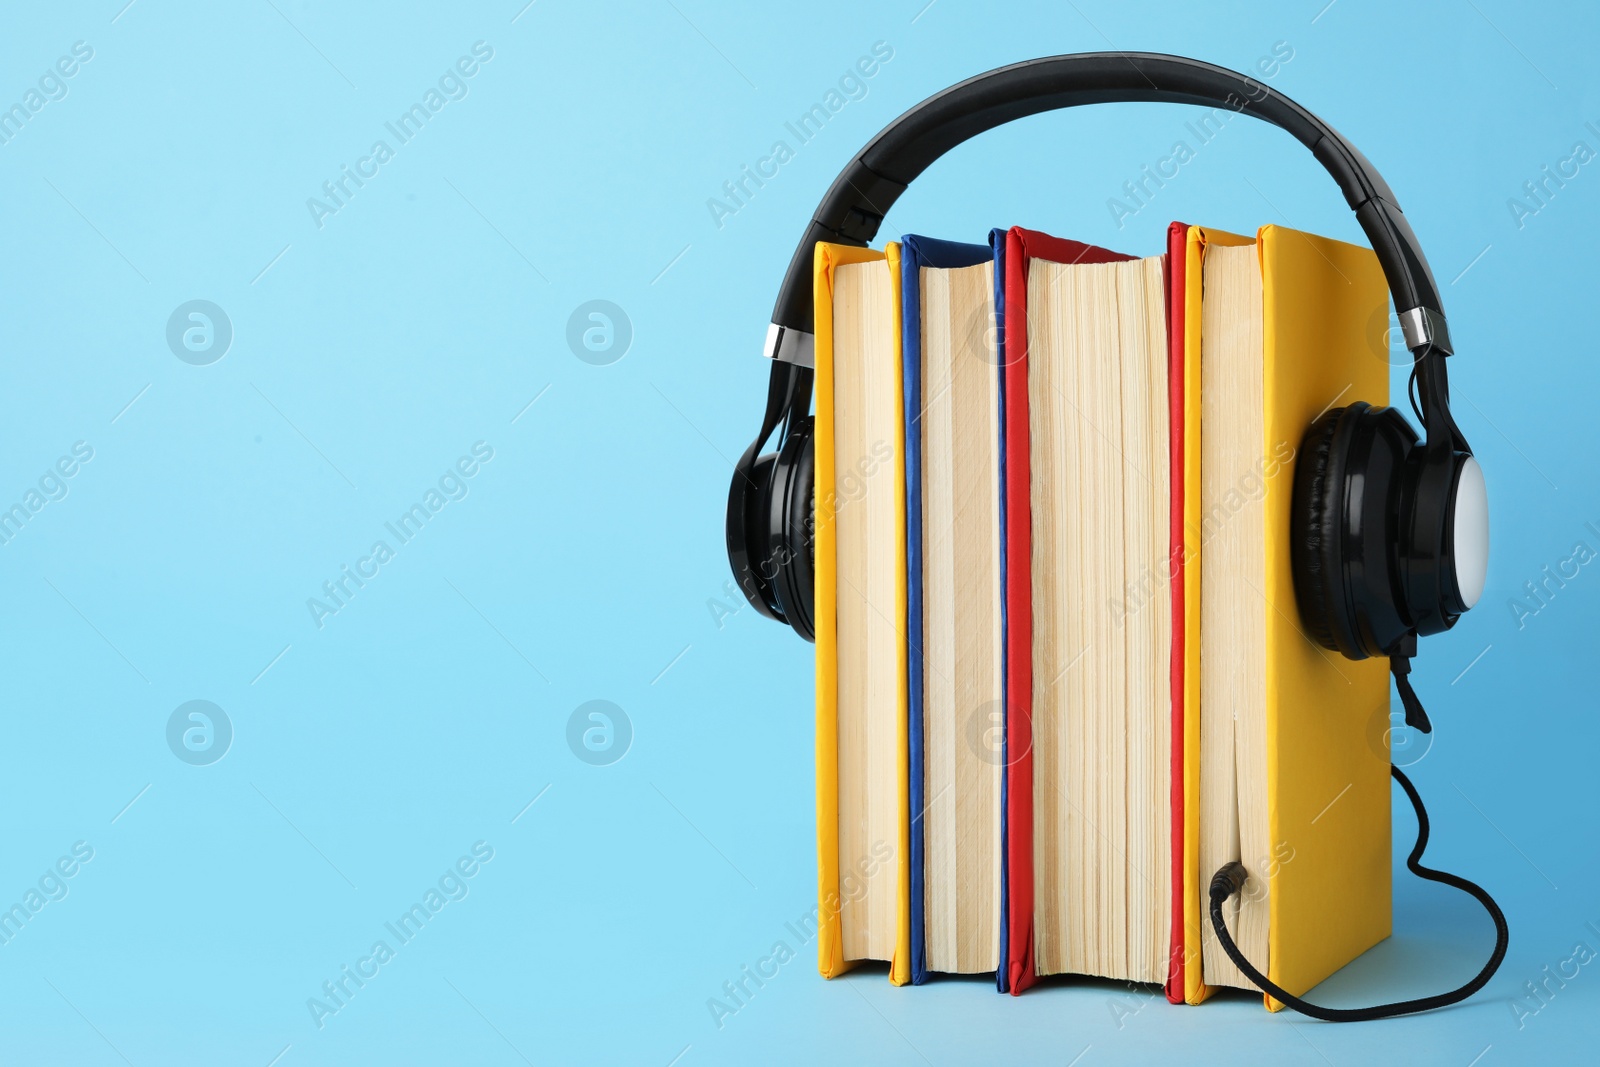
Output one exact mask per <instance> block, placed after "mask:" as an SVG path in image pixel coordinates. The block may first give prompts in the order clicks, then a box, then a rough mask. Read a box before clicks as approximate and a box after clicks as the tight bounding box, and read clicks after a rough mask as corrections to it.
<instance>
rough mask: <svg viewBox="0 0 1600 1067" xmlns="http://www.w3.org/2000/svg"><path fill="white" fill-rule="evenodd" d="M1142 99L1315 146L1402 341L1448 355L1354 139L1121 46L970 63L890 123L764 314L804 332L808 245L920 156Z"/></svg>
mask: <svg viewBox="0 0 1600 1067" xmlns="http://www.w3.org/2000/svg"><path fill="white" fill-rule="evenodd" d="M1125 102H1151V103H1169V104H1201V105H1210V106H1213V107H1226V108H1229V109H1230V110H1233V111H1239V112H1243V113H1246V114H1250V115H1254V116H1255V117H1256V118H1258V119H1262V120H1263V121H1265V122H1270V123H1272V124H1273V125H1274V126H1279V127H1282V128H1283V129H1285V130H1287V131H1289V133H1291V134H1293V135H1294V137H1295V139H1296V140H1298V141H1299V142H1300V143H1301V144H1303V145H1305V146H1306V147H1307V148H1309V149H1311V154H1312V155H1314V156H1316V157H1317V161H1318V162H1320V163H1321V164H1322V165H1323V167H1324V168H1326V170H1327V171H1328V173H1329V174H1331V175H1332V176H1333V180H1334V181H1335V182H1337V183H1338V184H1339V189H1340V190H1341V191H1342V192H1343V193H1344V198H1345V201H1346V203H1348V204H1349V205H1350V208H1351V210H1353V211H1354V212H1355V213H1356V221H1357V222H1359V223H1360V224H1361V229H1362V230H1363V231H1364V232H1365V233H1366V235H1367V240H1369V241H1370V242H1371V243H1372V249H1373V251H1374V252H1376V253H1377V255H1378V261H1379V262H1380V263H1381V264H1382V265H1383V273H1384V276H1385V277H1386V278H1387V279H1388V282H1389V289H1390V292H1391V293H1393V295H1394V303H1395V310H1396V311H1397V312H1399V314H1400V322H1401V325H1402V328H1403V329H1404V330H1405V334H1406V347H1408V348H1410V349H1412V350H1413V351H1415V350H1416V349H1417V348H1418V347H1421V346H1424V345H1429V346H1431V347H1432V348H1433V349H1434V350H1436V351H1439V352H1442V353H1443V354H1446V355H1448V354H1449V352H1450V340H1449V334H1448V332H1447V330H1446V327H1445V320H1444V313H1443V308H1442V307H1441V306H1440V300H1439V289H1438V286H1437V285H1436V284H1435V283H1434V280H1433V273H1432V272H1431V271H1430V270H1429V269H1428V261H1427V259H1426V258H1424V256H1423V254H1422V248H1421V246H1420V245H1419V244H1418V243H1417V238H1416V235H1415V234H1414V233H1412V232H1411V225H1410V224H1409V223H1408V222H1407V221H1406V217H1405V215H1404V214H1403V213H1402V212H1401V211H1400V205H1399V203H1397V202H1396V199H1395V195H1394V193H1393V192H1392V191H1391V190H1390V189H1389V186H1388V184H1387V183H1386V182H1384V180H1383V178H1382V177H1381V176H1380V175H1379V174H1378V172H1377V170H1376V169H1374V168H1373V166H1372V164H1371V163H1368V162H1367V160H1366V158H1365V157H1364V156H1362V154H1361V153H1360V152H1358V151H1356V149H1355V147H1354V146H1353V145H1351V144H1350V142H1349V141H1346V140H1345V139H1344V138H1343V137H1341V136H1340V135H1339V134H1338V133H1337V132H1336V131H1335V130H1334V129H1333V128H1332V127H1330V126H1328V124H1327V123H1325V122H1323V121H1322V120H1321V119H1319V118H1317V117H1316V116H1315V115H1313V114H1312V113H1311V112H1309V111H1307V110H1306V109H1305V108H1303V107H1301V106H1300V105H1299V104H1296V103H1295V102H1294V101H1293V100H1290V99H1289V98H1288V97H1286V96H1284V95H1283V94H1282V93H1279V92H1276V91H1274V90H1272V89H1270V88H1268V87H1267V86H1265V85H1263V84H1261V83H1260V82H1258V81H1256V80H1255V79H1254V78H1251V77H1248V76H1247V75H1244V74H1240V73H1238V72H1236V71H1231V70H1228V69H1226V68H1224V67H1218V66H1213V65H1212V64H1210V63H1202V62H1200V61H1199V60H1194V59H1184V58H1181V57H1178V56H1165V55H1153V54H1148V53H1127V52H1088V53H1084V54H1081V55H1068V56H1052V57H1050V58H1047V59H1032V60H1028V61H1027V62H1025V63H1014V64H1012V65H1011V66H1009V67H1000V68H999V69H997V70H991V71H989V72H988V73H987V74H979V75H978V76H977V77H975V78H969V79H967V80H966V81H964V82H962V83H961V84H959V85H954V86H951V87H950V88H949V89H946V90H945V91H944V92H942V93H939V94H938V95H936V96H931V97H929V98H928V99H927V100H924V101H923V102H922V103H920V104H918V105H917V106H916V107H914V108H912V109H911V110H910V111H907V112H906V113H905V114H903V115H901V116H900V117H899V118H898V119H895V120H894V122H892V123H890V124H889V125H888V127H886V128H885V129H884V130H883V131H882V132H881V133H879V134H878V136H876V137H874V138H873V139H872V142H871V143H870V144H868V145H867V147H866V148H864V149H862V150H861V152H860V153H858V154H857V155H856V157H855V158H854V159H853V160H851V161H850V165H849V166H847V167H846V168H845V169H844V172H843V173H842V174H840V175H839V177H838V178H837V179H836V180H835V181H834V183H833V187H832V188H830V189H829V190H828V194H827V196H825V197H823V199H822V203H821V204H820V205H819V206H818V208H817V211H816V214H815V216H814V217H813V218H812V222H811V225H810V226H809V227H808V228H807V230H806V234H805V237H804V238H803V239H802V240H801V242H800V247H799V248H798V249H796V251H795V256H794V259H793V260H792V261H791V263H790V265H789V273H788V275H787V276H785V278H784V280H783V288H782V289H781V290H780V291H779V295H778V304H777V307H776V308H775V309H774V310H773V316H772V321H773V323H774V324H776V325H778V326H781V327H784V328H786V329H792V330H801V331H804V332H806V333H809V332H811V328H812V327H811V320H812V307H811V271H812V248H813V247H815V245H816V244H817V242H818V241H834V242H838V243H841V244H853V245H865V244H867V243H868V242H869V241H871V240H872V238H873V236H874V235H875V234H876V233H877V232H878V226H879V224H880V223H882V222H883V217H884V216H885V215H886V214H888V211H889V208H890V207H892V206H893V205H894V202H895V201H896V200H897V199H899V197H900V194H901V193H903V192H905V190H906V187H907V186H908V185H910V183H911V182H912V180H913V179H915V178H916V177H917V175H919V174H921V173H922V172H923V171H924V170H926V169H927V168H928V166H929V164H931V163H933V161H934V160H936V159H938V158H939V157H940V156H942V155H944V154H945V153H946V152H948V151H949V150H950V149H952V148H954V147H955V146H956V145H958V144H960V143H961V142H963V141H966V140H968V139H970V138H972V137H975V136H977V135H978V134H980V133H983V132H984V131H985V130H990V129H993V128H994V127H996V126H999V125H1001V124H1003V123H1007V122H1010V121H1012V120H1013V119H1020V118H1025V117H1026V116H1029V115H1037V114H1038V113H1040V112H1041V111H1054V110H1057V109H1060V108H1068V107H1078V106H1080V105H1083V104H1105V103H1125Z"/></svg>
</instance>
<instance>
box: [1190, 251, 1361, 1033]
mask: <svg viewBox="0 0 1600 1067" xmlns="http://www.w3.org/2000/svg"><path fill="white" fill-rule="evenodd" d="M1251 245H1254V247H1253V248H1251V247H1249V246H1251ZM1184 288H1185V293H1184V306H1185V337H1184V380H1185V422H1186V424H1187V427H1188V431H1187V434H1186V439H1185V446H1184V465H1185V471H1184V474H1185V482H1186V485H1188V486H1189V487H1190V491H1189V492H1187V493H1186V495H1185V523H1184V539H1185V543H1184V546H1183V548H1184V553H1185V560H1186V567H1185V594H1186V612H1185V614H1186V618H1185V620H1184V627H1185V634H1186V637H1187V640H1186V662H1185V686H1184V738H1185V749H1184V784H1185V789H1184V796H1185V813H1184V814H1185V818H1184V925H1185V958H1186V960H1187V961H1188V966H1186V969H1185V983H1184V985H1185V989H1184V997H1185V1000H1186V1001H1187V1002H1189V1003H1199V1002H1200V1001H1202V1000H1204V999H1205V998H1206V997H1207V996H1209V995H1210V993H1211V992H1212V991H1213V988H1214V987H1215V986H1217V985H1229V986H1234V987H1237V988H1242V989H1250V990H1253V989H1254V986H1253V985H1252V984H1251V983H1250V982H1249V981H1248V979H1245V978H1244V976H1243V975H1241V974H1240V973H1239V972H1238V971H1237V969H1236V968H1234V967H1233V965H1232V963H1231V961H1228V960H1227V959H1226V957H1225V956H1224V955H1223V954H1222V953H1221V950H1220V946H1219V945H1218V944H1217V942H1216V940H1215V938H1214V936H1213V935H1212V933H1211V930H1210V920H1209V916H1208V914H1207V904H1206V891H1207V886H1208V885H1209V881H1210V877H1211V875H1212V873H1213V872H1214V870H1215V868H1216V867H1218V866H1220V865H1221V862H1225V861H1226V860H1227V859H1238V860H1240V862H1242V863H1243V864H1244V866H1245V868H1246V871H1247V873H1248V879H1247V881H1246V885H1245V888H1244V891H1243V892H1242V893H1241V894H1240V896H1239V897H1238V898H1235V899H1234V900H1232V901H1230V904H1229V908H1228V910H1227V912H1226V918H1227V921H1228V923H1229V927H1230V932H1231V933H1232V934H1233V936H1234V939H1235V940H1236V941H1237V942H1238V943H1239V944H1240V947H1241V949H1242V950H1243V951H1244V953H1245V955H1246V956H1247V957H1249V958H1251V959H1252V960H1253V961H1254V962H1255V963H1256V965H1257V966H1258V967H1261V968H1262V969H1263V970H1265V971H1266V973H1267V975H1268V977H1269V978H1270V979H1271V980H1272V981H1274V982H1276V983H1278V984H1279V985H1281V986H1283V987H1284V988H1286V989H1288V990H1290V991H1292V992H1294V993H1296V994H1297V995H1298V994H1303V993H1305V992H1306V991H1307V990H1309V989H1310V988H1312V987H1313V986H1315V985H1316V984H1317V983H1319V982H1321V981H1322V980H1323V979H1325V978H1327V977H1328V976H1329V975H1330V974H1332V973H1333V972H1334V971H1336V970H1338V969H1339V968H1340V967H1342V966H1344V965H1345V964H1346V963H1348V962H1350V961H1351V960H1352V959H1354V958H1355V957H1356V956H1358V955H1360V954H1361V953H1362V952H1364V951H1365V950H1366V949H1368V948H1370V947H1371V946H1372V945H1374V944H1376V943H1377V942H1378V941H1380V940H1382V939H1383V938H1384V937H1386V936H1388V933H1389V930H1390V916H1391V912H1390V856H1389V848H1390V820H1389V809H1390V802H1389V786H1388V781H1389V775H1388V753H1387V751H1386V748H1385V747H1384V745H1383V743H1382V741H1381V738H1382V737H1383V734H1382V733H1381V732H1375V731H1373V730H1371V729H1369V725H1370V721H1371V720H1372V719H1373V718H1374V717H1375V716H1381V717H1382V718H1383V721H1384V722H1385V723H1386V722H1387V713H1388V673H1387V669H1386V666H1385V665H1384V664H1383V663H1382V662H1381V661H1378V660H1367V661H1363V662H1354V661H1349V660H1345V659H1344V658H1343V657H1341V656H1339V655H1338V654H1337V653H1335V652H1330V651H1328V650H1326V649H1323V648H1321V647H1320V646H1318V645H1316V644H1315V643H1314V642H1313V641H1312V640H1311V639H1310V638H1309V637H1307V635H1306V634H1305V633H1304V631H1303V630H1302V628H1301V626H1300V621H1299V613H1298V607H1297V605H1296V603H1295V598H1294V588H1293V579H1292V573H1291V570H1290V559H1289V542H1288V533H1289V523H1290V502H1291V497H1292V491H1293V483H1294V461H1295V460H1296V459H1298V456H1297V455H1296V451H1297V450H1298V448H1299V445H1300V440H1301V436H1302V435H1303V434H1304V432H1305V429H1306V427H1308V426H1309V425H1310V424H1311V422H1312V421H1313V420H1314V419H1315V418H1316V417H1317V415H1318V414H1320V413H1321V412H1322V411H1324V410H1326V409H1327V408H1330V407H1335V406H1339V405H1344V404H1349V403H1351V402H1353V401H1355V400H1366V401H1368V402H1370V403H1373V404H1383V403H1386V402H1387V396H1388V377H1387V372H1388V367H1387V364H1386V363H1385V362H1384V361H1383V360H1382V359H1378V358H1374V355H1373V353H1372V351H1371V349H1370V345H1369V344H1368V342H1367V340H1366V338H1365V337H1364V331H1365V327H1366V324H1367V323H1368V322H1370V321H1371V319H1372V317H1373V316H1374V315H1375V314H1381V313H1382V311H1383V309H1384V307H1385V306H1386V304H1387V301H1388V291H1387V287H1386V285H1385V283H1384V279H1383V275H1382V272H1381V270H1380V268H1379V266H1378V262H1377V258H1376V257H1375V256H1374V255H1373V253H1372V252H1371V251H1369V250H1367V249H1365V248H1359V247H1356V246H1353V245H1349V244H1345V243H1343V242H1339V241H1333V240H1329V239H1326V238H1321V237H1315V236H1312V235H1309V234H1304V233H1300V232H1298V231H1294V230H1289V229H1286V228H1283V227H1277V226H1268V227H1264V228H1263V229H1262V230H1260V231H1259V233H1258V234H1257V237H1256V240H1255V241H1254V242H1251V241H1249V240H1248V239H1246V238H1242V237H1238V236H1236V235H1233V234H1225V233H1222V232H1220V231H1216V230H1202V229H1200V228H1198V227H1191V228H1190V230H1189V234H1188V241H1187V246H1186V257H1185V277H1184ZM1202 620H1204V622H1203V623H1202ZM1375 738H1377V739H1378V740H1375ZM1219 861H1220V862H1219ZM1265 1000H1266V1004H1267V1007H1268V1008H1269V1009H1272V1010H1278V1009H1279V1008H1281V1006H1282V1005H1281V1004H1279V1003H1278V1002H1277V1001H1275V1000H1274V999H1272V998H1271V997H1266V998H1265Z"/></svg>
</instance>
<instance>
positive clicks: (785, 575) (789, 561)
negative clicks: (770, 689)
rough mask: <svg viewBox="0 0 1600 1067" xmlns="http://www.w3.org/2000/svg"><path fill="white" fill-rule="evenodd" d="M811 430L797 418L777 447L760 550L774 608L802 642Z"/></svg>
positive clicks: (812, 583)
mask: <svg viewBox="0 0 1600 1067" xmlns="http://www.w3.org/2000/svg"><path fill="white" fill-rule="evenodd" d="M811 430H812V420H811V417H810V416H807V417H806V418H804V419H801V420H799V421H797V422H796V424H795V425H794V427H793V428H792V430H791V431H790V433H789V435H788V436H787V437H786V438H785V439H784V442H783V445H782V447H781V448H780V449H779V451H778V455H777V460H776V463H775V464H774V467H773V477H772V482H771V491H770V493H769V498H768V510H767V516H768V518H767V531H768V540H767V552H766V560H767V561H768V565H769V567H770V573H771V574H772V576H773V577H772V585H773V590H774V592H775V594H776V599H777V603H778V608H779V611H780V612H781V613H782V616H783V618H784V620H785V621H787V622H788V623H789V625H790V626H792V627H794V631H795V632H796V633H797V634H799V635H800V636H801V637H803V638H805V639H806V640H807V641H814V640H816V624H815V616H814V613H813V606H814V603H815V600H816V568H815V547H814V543H813V542H814V533H815V530H816V467H815V463H814V459H813V451H812V447H811Z"/></svg>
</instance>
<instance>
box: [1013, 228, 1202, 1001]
mask: <svg viewBox="0 0 1600 1067" xmlns="http://www.w3.org/2000/svg"><path fill="white" fill-rule="evenodd" d="M1134 258H1136V257H1134V256H1127V255H1123V254H1121V253H1119V252H1111V251H1108V250H1106V249H1104V248H1097V247H1095V246H1094V245H1086V244H1081V243H1080V242H1078V241H1065V240H1062V239H1061V238H1059V237H1051V236H1050V235H1049V234H1045V233H1039V232H1038V231H1036V230H1025V229H1023V228H1021V227H1020V226H1013V227H1012V228H1011V229H1010V230H1009V231H1007V233H1006V252H1005V352H1006V355H1005V359H1006V366H1005V377H1004V393H1005V415H1004V424H1005V436H1006V440H1005V469H1006V480H1005V495H1006V499H1005V509H1006V545H1005V549H1006V590H1005V597H1006V619H1007V639H1006V650H1005V660H1006V692H1007V694H1008V696H1009V703H1008V706H1007V708H1006V751H1007V759H1008V764H1007V767H1006V834H1007V838H1008V841H1007V846H1006V877H1007V882H1008V885H1009V887H1010V900H1009V920H1010V922H1009V927H1008V930H1007V936H1008V938H1009V941H1008V951H1007V954H1006V955H1007V960H1008V962H1009V966H1010V982H1009V987H1010V989H1011V994H1012V995H1013V996H1016V995H1017V994H1019V993H1021V992H1022V991H1023V990H1024V989H1027V988H1028V987H1029V986H1031V985H1033V984H1034V982H1036V981H1037V980H1038V978H1037V975H1036V974H1035V973H1034V954H1033V944H1034V941H1033V555H1032V553H1033V547H1032V546H1033V517H1032V509H1031V508H1030V506H1029V497H1028V493H1029V485H1028V469H1029V440H1028V263H1029V261H1030V260H1032V259H1044V260H1049V261H1051V262H1055V263H1114V262H1117V261H1120V260H1127V259H1134ZM1180 514H1181V512H1180ZM1180 618H1181V616H1180ZM1179 788H1180V789H1181V779H1180V787H1179ZM1179 991H1180V994H1181V991H1182V987H1181V984H1180V987H1179Z"/></svg>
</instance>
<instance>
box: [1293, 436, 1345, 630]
mask: <svg viewBox="0 0 1600 1067" xmlns="http://www.w3.org/2000/svg"><path fill="white" fill-rule="evenodd" d="M1342 414H1344V409H1343V408H1335V409H1333V410H1332V411H1327V412H1324V413H1323V414H1322V415H1320V416H1319V417H1318V418H1317V420H1316V421H1315V422H1313V423H1312V424H1311V427H1310V429H1308V430H1306V433H1305V437H1304V438H1302V440H1301V442H1300V455H1299V458H1298V459H1297V460H1296V462H1295V470H1294V497H1293V500H1292V502H1291V503H1290V505H1289V507H1290V524H1291V530H1290V533H1289V560H1290V567H1291V569H1292V570H1293V572H1294V595H1295V599H1296V600H1297V601H1298V602H1299V605H1300V621H1301V624H1302V625H1303V626H1304V627H1305V629H1306V632H1307V634H1308V635H1309V636H1310V638H1311V639H1312V640H1313V641H1315V642H1316V643H1317V644H1319V645H1321V646H1322V647H1323V648H1333V649H1337V648H1338V647H1339V645H1338V642H1337V641H1335V639H1334V636H1333V625H1334V624H1333V614H1334V601H1335V599H1336V597H1337V596H1338V595H1339V594H1338V591H1337V589H1336V588H1335V586H1336V584H1337V582H1338V581H1339V564H1338V559H1337V556H1336V553H1335V549H1336V547H1337V543H1338V536H1337V534H1336V533H1334V532H1332V529H1331V528H1330V518H1331V517H1332V516H1333V515H1335V514H1336V513H1337V510H1338V505H1337V491H1338V490H1339V488H1340V483H1341V481H1342V479H1335V478H1333V477H1332V476H1331V474H1330V471H1329V463H1330V460H1331V457H1332V453H1333V437H1334V432H1335V431H1336V430H1337V429H1338V427H1339V416H1340V415H1342ZM1330 487H1331V489H1332V491H1330Z"/></svg>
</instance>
